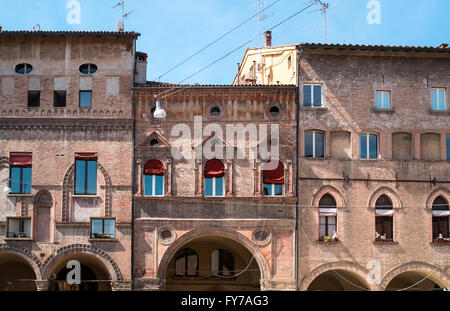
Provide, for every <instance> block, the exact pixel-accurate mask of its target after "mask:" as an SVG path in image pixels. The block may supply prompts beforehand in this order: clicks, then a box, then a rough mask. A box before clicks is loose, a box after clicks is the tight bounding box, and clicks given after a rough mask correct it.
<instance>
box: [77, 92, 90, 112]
mask: <svg viewBox="0 0 450 311" xmlns="http://www.w3.org/2000/svg"><path fill="white" fill-rule="evenodd" d="M91 106H92V91H81V92H80V107H88V108H89V107H91Z"/></svg>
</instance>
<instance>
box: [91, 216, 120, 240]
mask: <svg viewBox="0 0 450 311" xmlns="http://www.w3.org/2000/svg"><path fill="white" fill-rule="evenodd" d="M115 237H116V220H115V219H114V218H91V239H114V238H115Z"/></svg>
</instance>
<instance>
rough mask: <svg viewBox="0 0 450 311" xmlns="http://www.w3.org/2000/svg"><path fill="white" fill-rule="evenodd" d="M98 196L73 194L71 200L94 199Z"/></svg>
mask: <svg viewBox="0 0 450 311" xmlns="http://www.w3.org/2000/svg"><path fill="white" fill-rule="evenodd" d="M99 197H100V196H99V195H97V194H73V195H72V198H81V199H96V198H99Z"/></svg>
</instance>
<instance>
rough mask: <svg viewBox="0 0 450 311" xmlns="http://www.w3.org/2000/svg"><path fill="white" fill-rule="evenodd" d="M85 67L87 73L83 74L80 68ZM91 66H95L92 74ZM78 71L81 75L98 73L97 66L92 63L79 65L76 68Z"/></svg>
mask: <svg viewBox="0 0 450 311" xmlns="http://www.w3.org/2000/svg"><path fill="white" fill-rule="evenodd" d="M86 65H87V68H88V72H87V73H84V72H82V71H81V67H83V66H86ZM92 65H94V66H95V71H94V72H92V68H91V66H92ZM78 71H79V72H80V73H81V74H83V75H93V74H94V73H96V72H97V71H98V66H97V65H96V64H93V63H84V64H81V65H80V66H79V67H78Z"/></svg>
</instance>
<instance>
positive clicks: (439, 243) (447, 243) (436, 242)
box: [430, 239, 450, 246]
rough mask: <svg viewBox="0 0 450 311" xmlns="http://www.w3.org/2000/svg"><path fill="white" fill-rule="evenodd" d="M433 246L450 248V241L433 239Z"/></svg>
mask: <svg viewBox="0 0 450 311" xmlns="http://www.w3.org/2000/svg"><path fill="white" fill-rule="evenodd" d="M430 244H431V245H436V246H450V240H438V239H433V240H432V241H431V242H430Z"/></svg>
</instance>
